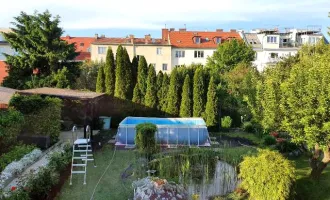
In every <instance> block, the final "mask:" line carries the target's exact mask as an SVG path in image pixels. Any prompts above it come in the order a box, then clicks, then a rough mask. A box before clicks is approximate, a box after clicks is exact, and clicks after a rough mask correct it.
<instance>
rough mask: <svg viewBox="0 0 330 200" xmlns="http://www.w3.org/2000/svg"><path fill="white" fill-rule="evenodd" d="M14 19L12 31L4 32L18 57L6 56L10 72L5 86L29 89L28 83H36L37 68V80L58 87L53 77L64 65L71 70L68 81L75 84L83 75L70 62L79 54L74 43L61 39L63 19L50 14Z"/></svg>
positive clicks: (22, 14) (20, 16)
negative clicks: (34, 77) (35, 71)
mask: <svg viewBox="0 0 330 200" xmlns="http://www.w3.org/2000/svg"><path fill="white" fill-rule="evenodd" d="M14 20H15V21H14V22H12V25H13V28H12V29H11V30H12V32H9V33H3V36H4V38H5V40H6V41H7V42H8V43H9V44H10V46H11V47H12V48H13V49H14V50H15V51H16V52H17V53H15V54H14V55H8V54H4V55H5V56H6V62H7V64H8V66H9V67H8V69H9V71H8V76H7V77H6V78H5V80H4V83H3V85H4V86H6V87H11V88H18V89H23V88H28V87H29V86H28V85H27V82H30V81H32V79H33V71H34V70H36V69H37V71H38V74H37V75H35V76H37V77H36V79H35V80H34V81H36V80H38V81H40V83H42V84H43V85H44V86H56V84H57V82H56V83H53V82H54V81H52V78H53V77H54V75H53V76H52V74H56V73H58V72H61V70H62V68H63V67H64V66H66V67H67V71H68V73H67V74H66V76H68V77H67V78H66V79H68V80H69V82H70V84H71V83H73V82H74V80H75V78H76V77H77V76H78V75H79V68H78V66H77V64H76V63H74V62H67V61H69V60H73V59H74V58H75V57H76V56H77V53H76V52H75V47H74V44H68V43H67V42H66V41H63V40H61V35H63V32H64V31H63V29H62V28H60V27H59V24H60V17H59V16H55V17H53V16H52V14H51V13H50V12H49V11H45V12H43V13H38V12H35V13H34V14H33V15H29V14H27V13H25V12H21V13H20V15H19V16H17V17H14ZM58 70H60V71H58ZM62 75H63V73H62ZM44 79H48V80H49V81H44ZM54 84H55V85H54ZM33 85H35V84H32V86H33ZM38 85H39V84H38ZM30 86H31V84H30Z"/></svg>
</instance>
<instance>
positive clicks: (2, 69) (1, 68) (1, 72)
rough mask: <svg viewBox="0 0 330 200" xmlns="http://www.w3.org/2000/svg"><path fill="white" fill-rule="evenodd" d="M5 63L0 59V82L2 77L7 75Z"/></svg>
mask: <svg viewBox="0 0 330 200" xmlns="http://www.w3.org/2000/svg"><path fill="white" fill-rule="evenodd" d="M6 66H7V65H6V63H5V62H4V61H0V84H1V83H2V81H3V79H4V78H5V77H6V76H8V72H7V67H6Z"/></svg>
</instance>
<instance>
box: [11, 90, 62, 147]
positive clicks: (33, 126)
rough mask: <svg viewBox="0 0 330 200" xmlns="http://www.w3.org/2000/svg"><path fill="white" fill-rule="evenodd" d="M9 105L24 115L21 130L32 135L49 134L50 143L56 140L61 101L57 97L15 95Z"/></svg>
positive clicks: (59, 125) (59, 128)
mask: <svg viewBox="0 0 330 200" xmlns="http://www.w3.org/2000/svg"><path fill="white" fill-rule="evenodd" d="M10 106H13V107H15V108H16V109H17V110H19V111H20V112H22V113H23V114H24V116H25V124H24V126H23V130H24V131H26V132H27V133H28V134H32V135H49V136H50V139H51V144H54V143H56V142H57V141H58V137H59V134H60V131H61V123H60V119H61V107H62V101H61V100H60V99H58V98H51V97H46V98H42V97H40V96H39V95H32V96H24V95H15V96H14V97H12V99H11V100H10Z"/></svg>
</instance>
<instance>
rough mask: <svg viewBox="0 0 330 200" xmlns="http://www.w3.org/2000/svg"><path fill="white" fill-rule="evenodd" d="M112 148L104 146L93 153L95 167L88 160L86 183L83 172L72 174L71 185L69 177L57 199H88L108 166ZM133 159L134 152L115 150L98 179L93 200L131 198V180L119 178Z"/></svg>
mask: <svg viewBox="0 0 330 200" xmlns="http://www.w3.org/2000/svg"><path fill="white" fill-rule="evenodd" d="M113 152H114V151H113V149H112V147H110V145H106V146H104V147H103V148H102V149H101V150H100V151H98V152H97V153H95V159H96V164H97V167H96V168H94V166H93V163H92V162H89V163H88V164H89V165H88V168H87V184H86V185H83V177H84V176H83V174H74V175H73V179H72V185H71V186H70V185H69V179H68V180H67V181H66V182H65V184H64V185H63V187H62V189H61V192H60V193H59V195H58V196H57V198H56V199H57V200H67V199H76V200H78V199H79V200H89V199H90V198H91V195H92V193H93V190H94V187H95V186H96V184H97V182H98V180H99V179H100V177H101V175H102V174H103V172H104V170H105V169H106V167H107V166H108V164H109V162H110V160H111V158H112V156H113ZM134 160H135V154H134V153H133V151H130V150H121V151H118V150H117V151H116V154H115V156H114V158H113V161H112V164H111V165H110V167H109V169H108V171H107V172H106V173H105V175H104V176H103V178H102V180H101V181H100V183H99V185H98V187H97V189H96V191H95V194H94V198H93V199H95V200H103V199H109V200H112V199H113V200H117V199H128V198H133V189H132V188H131V183H132V182H131V181H127V182H125V183H123V182H122V180H121V174H122V172H124V170H125V169H126V168H127V167H128V166H129V165H130V164H131V163H132V162H134Z"/></svg>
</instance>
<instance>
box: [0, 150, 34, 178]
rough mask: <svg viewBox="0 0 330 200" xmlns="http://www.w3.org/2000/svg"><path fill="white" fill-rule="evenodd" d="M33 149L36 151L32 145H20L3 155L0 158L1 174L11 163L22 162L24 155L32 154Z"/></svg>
mask: <svg viewBox="0 0 330 200" xmlns="http://www.w3.org/2000/svg"><path fill="white" fill-rule="evenodd" d="M33 149H35V147H34V146H31V145H18V146H15V147H12V149H11V150H10V151H9V152H7V153H4V154H2V155H1V157H0V172H2V171H3V170H4V169H5V167H6V166H7V165H9V164H10V163H11V162H13V161H15V160H20V159H21V158H23V156H24V155H26V154H28V153H30V152H31V151H32V150H33Z"/></svg>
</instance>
